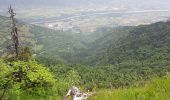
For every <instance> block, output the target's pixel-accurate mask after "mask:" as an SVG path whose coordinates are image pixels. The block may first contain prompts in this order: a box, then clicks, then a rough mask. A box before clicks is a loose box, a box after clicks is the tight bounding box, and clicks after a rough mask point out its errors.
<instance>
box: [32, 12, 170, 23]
mask: <svg viewBox="0 0 170 100" xmlns="http://www.w3.org/2000/svg"><path fill="white" fill-rule="evenodd" d="M152 12H170V9H167V10H141V11H127V12H113V11H109V12H107V11H106V12H94V13H92V14H84V15H81V14H80V15H73V16H71V17H66V18H61V19H57V20H46V21H39V22H32V23H31V24H42V23H52V22H57V21H65V20H70V19H74V18H80V17H88V16H94V15H108V14H133V13H152Z"/></svg>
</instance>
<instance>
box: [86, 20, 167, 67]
mask: <svg viewBox="0 0 170 100" xmlns="http://www.w3.org/2000/svg"><path fill="white" fill-rule="evenodd" d="M117 33H120V34H124V35H123V36H121V37H118V38H117V39H115V32H111V33H110V34H108V35H106V36H105V37H102V38H100V39H98V40H97V41H96V42H95V45H92V46H91V50H92V51H91V52H90V53H88V54H87V53H86V54H87V55H86V57H87V59H83V60H85V61H86V64H91V65H108V64H120V63H124V62H141V63H144V62H147V63H154V62H161V61H169V60H170V55H169V53H170V22H169V21H168V22H158V23H154V24H151V25H141V26H137V27H128V28H126V29H124V30H119V31H118V32H117ZM113 34H114V35H113ZM103 41H104V42H103Z"/></svg>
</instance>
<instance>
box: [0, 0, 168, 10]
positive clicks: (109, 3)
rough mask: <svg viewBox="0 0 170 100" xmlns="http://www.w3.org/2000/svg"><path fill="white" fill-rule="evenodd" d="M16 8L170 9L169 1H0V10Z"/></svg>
mask: <svg viewBox="0 0 170 100" xmlns="http://www.w3.org/2000/svg"><path fill="white" fill-rule="evenodd" d="M10 4H12V5H16V6H18V7H21V8H22V7H25V8H27V7H28V8H29V7H40V6H41V7H43V6H44V7H50V6H51V7H87V6H89V5H93V6H98V5H100V6H120V5H123V6H128V7H147V8H149V7H150V8H160V9H161V8H166V9H170V0H0V9H2V8H4V7H6V6H8V5H10Z"/></svg>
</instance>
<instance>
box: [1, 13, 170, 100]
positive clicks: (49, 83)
mask: <svg viewBox="0 0 170 100" xmlns="http://www.w3.org/2000/svg"><path fill="white" fill-rule="evenodd" d="M17 26H18V28H19V40H20V53H19V56H18V57H16V58H15V57H13V56H12V55H10V54H9V53H11V52H9V50H8V48H10V46H9V45H10V44H11V40H10V31H9V27H10V20H9V18H7V17H2V16H0V35H1V36H0V40H1V41H0V55H1V59H0V71H1V73H0V100H1V99H7V100H23V99H24V100H26V98H25V97H27V99H28V100H30V99H31V100H34V99H35V100H36V99H37V98H41V99H44V100H47V99H49V98H50V99H51V100H53V99H56V98H57V100H58V99H62V98H63V96H64V95H65V94H66V92H67V90H68V89H69V88H70V87H71V86H72V85H76V86H78V87H80V88H81V89H82V90H83V91H87V90H91V91H95V90H98V89H118V92H119V89H126V88H130V87H142V86H146V85H147V84H149V83H150V80H151V79H153V78H155V77H162V78H163V77H165V76H167V75H168V73H169V71H170V55H169V53H170V22H169V21H167V22H157V23H154V24H150V25H140V26H134V27H132V26H122V27H114V28H109V27H105V28H101V29H98V30H97V31H96V32H94V34H91V35H84V34H74V33H72V32H69V31H67V32H63V31H55V30H51V29H47V28H44V27H39V26H35V25H30V24H27V23H24V22H21V21H18V20H17ZM9 55H10V56H9ZM168 79H169V78H167V79H165V82H164V83H165V84H166V85H167V83H166V82H168V83H169V81H168ZM159 81H161V79H160V80H159ZM159 81H158V82H159ZM151 83H152V82H151ZM152 84H154V83H152ZM166 85H165V86H166ZM151 87H152V85H151ZM168 88H169V87H168ZM120 91H121V90H120ZM125 91H127V92H128V90H125ZM148 91H149V90H148ZM122 95H123V94H122ZM124 95H126V94H124ZM127 95H128V94H127ZM94 99H96V100H99V99H97V98H95V97H94ZM94 99H92V100H94ZM119 100H120V99H119ZM129 100H130V99H129ZM131 100H132V99H131ZM135 100H136V99H135ZM142 100H143V99H142ZM144 100H145V99H144Z"/></svg>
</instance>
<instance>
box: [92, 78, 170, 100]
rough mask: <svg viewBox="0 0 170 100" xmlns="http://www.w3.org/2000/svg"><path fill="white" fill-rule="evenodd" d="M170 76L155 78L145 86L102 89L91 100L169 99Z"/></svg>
mask: <svg viewBox="0 0 170 100" xmlns="http://www.w3.org/2000/svg"><path fill="white" fill-rule="evenodd" d="M169 98H170V77H166V78H163V79H153V80H152V81H151V83H150V84H149V85H146V86H145V87H141V88H140V87H136V88H129V89H117V90H101V91H99V92H97V93H96V95H95V96H94V97H91V98H90V100H169Z"/></svg>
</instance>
